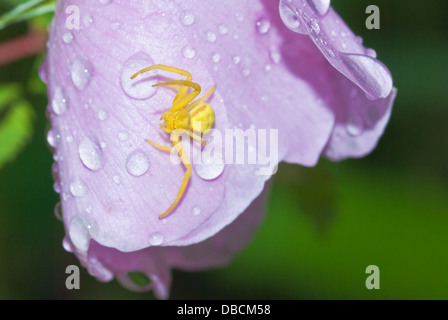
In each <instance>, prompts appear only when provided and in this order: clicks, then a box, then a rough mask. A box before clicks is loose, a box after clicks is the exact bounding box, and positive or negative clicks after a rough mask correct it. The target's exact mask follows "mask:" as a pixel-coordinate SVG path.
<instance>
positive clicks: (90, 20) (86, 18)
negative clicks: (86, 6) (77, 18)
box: [82, 14, 93, 27]
mask: <svg viewBox="0 0 448 320" xmlns="http://www.w3.org/2000/svg"><path fill="white" fill-rule="evenodd" d="M82 23H83V24H84V26H86V27H90V25H91V24H92V23H93V18H92V17H91V16H90V15H88V14H87V15H83V16H82Z"/></svg>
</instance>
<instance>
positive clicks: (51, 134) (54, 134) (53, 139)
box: [47, 129, 61, 148]
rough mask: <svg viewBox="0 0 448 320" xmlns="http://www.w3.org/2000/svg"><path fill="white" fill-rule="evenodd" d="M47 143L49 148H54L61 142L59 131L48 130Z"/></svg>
mask: <svg viewBox="0 0 448 320" xmlns="http://www.w3.org/2000/svg"><path fill="white" fill-rule="evenodd" d="M47 142H48V144H49V145H50V146H51V147H53V148H56V147H57V146H58V145H59V143H60V142H61V134H60V133H59V130H57V129H50V130H49V131H48V133H47Z"/></svg>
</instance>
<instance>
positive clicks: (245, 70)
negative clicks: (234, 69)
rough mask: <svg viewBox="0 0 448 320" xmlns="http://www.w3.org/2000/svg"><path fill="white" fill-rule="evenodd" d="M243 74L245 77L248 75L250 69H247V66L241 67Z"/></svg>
mask: <svg viewBox="0 0 448 320" xmlns="http://www.w3.org/2000/svg"><path fill="white" fill-rule="evenodd" d="M242 71H243V75H244V76H245V77H247V76H249V75H250V69H248V68H243V70H242Z"/></svg>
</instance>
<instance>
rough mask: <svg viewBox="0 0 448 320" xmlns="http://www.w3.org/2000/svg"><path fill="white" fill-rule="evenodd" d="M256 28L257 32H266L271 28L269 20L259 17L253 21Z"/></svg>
mask: <svg viewBox="0 0 448 320" xmlns="http://www.w3.org/2000/svg"><path fill="white" fill-rule="evenodd" d="M255 27H256V30H257V32H258V33H259V34H266V33H268V32H269V29H270V28H271V22H270V21H269V20H268V19H266V18H261V19H259V20H257V22H256V23H255Z"/></svg>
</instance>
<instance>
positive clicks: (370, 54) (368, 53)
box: [366, 48, 376, 59]
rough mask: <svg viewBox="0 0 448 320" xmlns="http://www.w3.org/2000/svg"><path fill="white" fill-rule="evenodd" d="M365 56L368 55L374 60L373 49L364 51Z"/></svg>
mask: <svg viewBox="0 0 448 320" xmlns="http://www.w3.org/2000/svg"><path fill="white" fill-rule="evenodd" d="M366 55H368V56H369V57H371V58H374V59H376V51H375V50H374V49H371V48H368V49H366Z"/></svg>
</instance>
